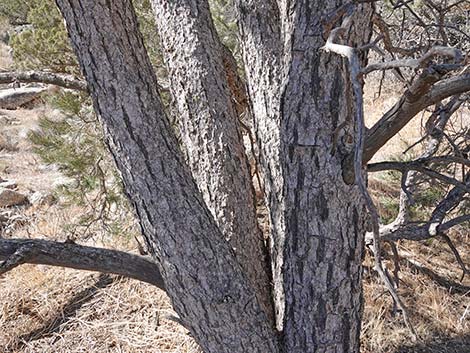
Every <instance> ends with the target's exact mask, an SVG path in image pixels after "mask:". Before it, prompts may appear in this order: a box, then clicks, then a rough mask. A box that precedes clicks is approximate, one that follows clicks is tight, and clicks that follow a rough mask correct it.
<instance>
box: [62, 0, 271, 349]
mask: <svg viewBox="0 0 470 353" xmlns="http://www.w3.org/2000/svg"><path fill="white" fill-rule="evenodd" d="M57 4H58V5H59V7H60V9H61V11H62V13H63V15H64V17H65V19H66V22H67V28H68V31H69V35H70V37H71V39H72V44H73V47H74V49H75V52H76V54H77V56H78V59H79V62H80V65H81V68H82V70H83V72H84V75H85V77H86V79H87V82H88V85H89V89H90V93H91V96H92V98H93V102H94V107H95V110H96V111H97V113H98V114H99V116H100V118H101V119H102V121H103V123H104V126H105V130H106V132H107V138H108V142H109V145H110V147H111V152H112V153H113V156H114V158H115V160H116V163H117V166H118V168H119V170H120V171H121V173H122V177H123V181H124V185H125V190H126V192H127V194H128V196H129V198H130V200H131V201H132V203H133V205H134V207H135V210H136V212H137V214H138V217H139V219H140V223H141V226H142V231H143V234H144V237H145V239H146V241H147V243H148V246H149V249H150V250H151V253H152V255H153V256H154V257H155V259H156V260H157V262H158V264H159V267H160V270H161V274H162V276H163V278H164V280H165V285H166V289H167V292H168V294H169V295H170V298H171V299H172V303H173V307H174V308H175V310H176V311H177V312H178V314H179V315H180V317H181V319H182V321H183V322H184V324H185V325H186V326H187V328H188V329H189V330H190V331H191V332H192V334H193V336H194V338H195V339H196V340H197V342H198V343H199V344H200V345H201V347H202V349H203V350H204V351H205V352H218V353H219V352H277V351H278V348H277V342H276V337H275V334H274V332H273V331H272V329H271V328H270V326H269V323H268V321H267V320H266V315H265V314H264V312H263V310H262V308H261V306H260V304H259V302H258V300H257V298H256V296H255V293H254V290H253V288H252V286H251V285H250V284H249V282H248V280H247V277H246V276H245V274H244V273H243V271H242V269H241V267H240V265H239V264H238V262H237V260H236V257H235V254H234V252H233V251H232V249H231V248H230V246H229V244H228V243H227V242H226V241H225V240H224V239H223V236H222V234H221V231H220V230H219V229H218V227H217V225H216V223H215V221H214V219H213V217H212V215H211V214H210V211H209V210H208V208H207V206H206V205H205V203H204V200H203V198H202V195H201V194H200V192H199V191H198V189H197V186H196V184H195V182H194V180H193V179H192V176H191V174H190V172H189V168H188V167H187V165H186V164H185V162H184V160H183V157H182V154H181V153H180V151H179V150H178V146H177V140H176V137H175V136H174V134H173V132H172V130H171V127H170V126H169V123H168V120H167V118H166V117H165V115H164V112H163V109H162V104H161V102H160V99H159V95H158V92H157V82H156V78H155V75H154V72H153V70H152V66H151V64H150V61H149V59H148V56H147V53H146V51H145V49H144V44H143V41H142V38H141V35H140V33H139V32H138V28H137V23H136V18H135V14H134V11H133V8H132V5H131V4H130V1H124V0H115V1H112V2H111V1H106V0H57Z"/></svg>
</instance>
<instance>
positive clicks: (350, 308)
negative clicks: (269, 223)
mask: <svg viewBox="0 0 470 353" xmlns="http://www.w3.org/2000/svg"><path fill="white" fill-rule="evenodd" d="M342 3H347V2H346V1H344V2H342ZM338 6H339V4H338V2H337V1H322V2H320V1H314V2H301V1H299V2H295V5H293V6H292V7H291V13H292V15H291V16H292V17H291V20H290V24H289V26H288V34H286V36H287V35H288V36H289V37H290V38H289V39H286V43H287V45H288V46H287V47H286V57H285V59H284V60H285V63H286V65H288V70H286V73H287V74H286V76H285V78H284V84H283V87H284V88H283V91H282V93H281V94H282V96H281V97H282V98H281V109H282V110H281V113H282V121H281V126H280V129H281V146H280V150H281V154H282V157H281V160H282V162H281V167H282V168H283V177H284V182H283V189H284V197H285V199H284V202H285V206H284V209H285V212H286V229H285V243H284V249H283V254H282V256H283V263H284V266H283V267H284V271H283V272H284V273H283V278H282V280H283V283H284V292H285V298H286V299H285V305H286V309H285V316H284V320H283V321H284V343H285V349H286V351H288V352H304V351H305V347H313V349H312V350H311V351H312V352H359V333H360V321H361V315H362V286H361V258H362V251H363V239H364V233H365V228H364V221H365V211H364V201H363V198H362V195H361V193H360V191H359V189H358V188H357V187H356V186H355V185H349V184H347V183H346V182H345V181H344V180H343V175H342V173H343V170H342V169H343V167H342V164H343V160H344V158H345V157H346V156H347V155H348V154H349V153H350V152H351V151H352V149H353V146H354V136H355V135H356V134H355V120H354V110H353V109H354V108H353V107H354V103H353V99H354V98H353V94H352V89H351V82H349V80H348V78H347V77H348V73H347V70H348V66H347V63H345V62H343V61H342V59H340V58H338V57H337V56H336V55H335V54H325V53H320V51H319V49H320V48H321V47H322V46H323V45H324V39H323V36H322V34H323V31H322V30H323V28H322V26H321V23H322V19H323V17H324V16H326V15H327V14H329V13H331V12H332V11H334V10H336V9H337V8H338ZM356 12H357V16H356V17H355V21H354V23H353V25H352V27H351V28H350V29H349V32H348V34H347V36H346V39H345V43H347V45H349V46H352V47H358V46H361V45H363V44H364V43H367V42H368V41H369V38H370V34H371V29H370V24H369V19H370V15H371V11H370V6H369V5H358V8H357V10H356ZM356 143H357V141H356Z"/></svg>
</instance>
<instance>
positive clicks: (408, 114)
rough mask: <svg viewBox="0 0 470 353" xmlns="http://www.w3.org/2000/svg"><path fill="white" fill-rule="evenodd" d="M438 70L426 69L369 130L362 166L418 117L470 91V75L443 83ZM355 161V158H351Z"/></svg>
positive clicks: (460, 76)
mask: <svg viewBox="0 0 470 353" xmlns="http://www.w3.org/2000/svg"><path fill="white" fill-rule="evenodd" d="M441 77H442V73H440V72H438V71H436V69H435V68H428V69H426V70H425V71H424V72H423V73H422V74H421V75H420V77H419V78H418V79H417V80H416V82H415V83H414V84H413V85H412V86H411V87H410V88H409V89H408V90H407V91H406V92H405V93H404V94H403V96H402V97H401V98H400V100H399V101H398V102H397V103H396V104H395V105H394V106H393V107H392V108H391V109H390V110H389V111H388V112H387V113H385V114H384V115H383V117H382V118H381V119H380V120H379V121H378V122H377V123H376V124H375V125H374V126H373V127H372V128H371V129H370V130H369V131H368V135H367V137H366V142H365V148H364V155H363V159H362V161H363V163H367V162H368V161H370V160H371V159H372V157H373V156H374V155H375V153H377V151H378V150H379V149H380V148H382V147H383V146H384V145H385V144H386V143H387V142H388V141H389V140H390V139H391V138H392V137H393V136H395V135H396V134H397V133H398V132H399V131H400V130H401V129H402V128H403V127H404V126H405V125H406V124H407V123H408V122H409V121H410V120H411V119H413V118H414V117H415V116H416V114H418V113H419V112H420V111H422V110H423V109H425V108H427V107H429V106H430V105H433V104H436V103H438V102H440V101H442V100H443V99H445V98H447V97H450V96H453V95H456V94H460V93H464V92H467V91H470V73H464V74H461V75H459V76H456V77H452V78H449V79H446V80H443V81H441V82H439V83H436V82H437V81H439V80H440V79H441ZM350 158H351V160H352V156H351V157H350Z"/></svg>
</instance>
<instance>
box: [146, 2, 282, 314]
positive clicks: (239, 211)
mask: <svg viewBox="0 0 470 353" xmlns="http://www.w3.org/2000/svg"><path fill="white" fill-rule="evenodd" d="M152 5H153V9H154V13H155V14H156V16H155V21H156V24H157V28H158V32H159V36H160V38H161V42H162V52H163V56H164V58H165V61H166V64H167V66H168V72H169V76H170V80H171V86H170V87H171V92H172V94H173V97H175V100H176V103H177V107H178V118H177V122H178V125H179V129H180V133H181V136H182V140H183V148H184V152H185V155H186V159H187V161H188V164H189V166H190V168H191V172H192V174H193V177H194V178H195V180H196V183H197V185H198V187H199V189H200V190H201V192H202V194H203V197H204V201H205V202H206V204H207V205H208V207H209V209H210V210H211V212H212V214H213V215H214V218H215V220H216V223H217V224H218V226H219V228H220V229H221V231H222V233H223V235H224V237H225V239H227V240H228V241H229V243H230V245H231V246H232V248H233V250H234V252H235V254H236V256H237V260H238V261H239V263H240V265H241V266H242V268H243V270H244V272H245V273H246V274H247V276H248V278H249V279H250V281H251V283H252V285H253V286H254V288H255V289H256V292H257V294H258V297H259V299H260V302H261V303H262V304H263V307H264V309H265V311H266V313H267V314H268V316H269V317H270V318H271V319H272V318H273V315H272V300H271V285H270V282H271V280H270V278H269V277H268V271H267V269H268V268H269V265H268V262H267V257H266V249H265V246H264V240H263V236H262V234H261V231H260V229H259V227H258V223H257V220H256V211H255V206H254V200H255V196H254V189H253V186H252V183H251V175H250V168H249V164H248V161H247V158H246V155H245V151H244V146H243V142H242V136H241V132H240V129H239V121H238V114H237V109H236V103H237V102H236V101H235V99H234V98H233V97H232V96H231V90H230V86H229V82H228V79H229V78H228V77H227V74H226V70H225V65H224V59H225V58H224V56H223V55H224V53H226V51H225V49H224V48H223V47H222V44H221V43H220V41H219V38H218V35H217V33H216V31H215V28H214V25H213V23H212V19H211V15H210V11H209V5H208V3H207V1H199V0H178V1H171V2H168V1H165V0H153V1H152ZM225 63H228V62H227V60H225ZM232 64H235V63H234V62H233V63H232ZM229 69H230V68H229ZM235 70H236V68H235Z"/></svg>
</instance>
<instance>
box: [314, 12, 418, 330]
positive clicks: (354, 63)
mask: <svg viewBox="0 0 470 353" xmlns="http://www.w3.org/2000/svg"><path fill="white" fill-rule="evenodd" d="M350 20H351V17H350V16H348V17H347V18H346V19H345V20H344V21H343V24H342V26H341V27H338V28H336V29H334V30H332V31H331V33H330V36H329V38H328V40H327V42H326V44H325V46H324V47H323V48H322V49H323V50H325V51H327V52H328V51H331V52H334V53H336V54H339V55H341V56H343V57H345V58H347V59H348V62H349V75H350V80H351V84H352V89H353V96H354V113H355V118H356V145H355V148H354V164H353V165H354V175H355V182H356V185H357V186H358V187H359V190H360V191H361V194H362V195H363V197H364V200H365V202H366V205H367V208H368V210H369V213H370V215H371V219H372V228H373V232H372V234H373V239H374V241H373V244H372V245H373V250H372V251H373V253H374V265H375V266H374V267H375V270H376V271H377V272H378V274H379V276H380V278H381V279H382V281H383V283H384V284H385V286H386V287H387V289H388V291H389V293H390V295H391V296H392V298H393V300H394V303H395V305H397V306H398V307H399V308H400V310H401V311H402V314H403V319H404V321H405V324H406V325H407V327H408V329H409V330H410V331H411V333H412V335H413V338H414V339H416V337H417V335H416V331H415V329H414V327H413V326H412V325H411V322H410V321H409V319H408V311H407V308H406V306H405V304H404V303H403V302H402V300H401V299H400V297H399V295H398V293H397V290H396V288H395V287H394V285H393V283H392V281H391V280H390V277H389V276H388V275H387V272H386V270H385V269H384V267H383V265H382V259H381V255H380V254H381V242H380V230H379V213H378V211H377V208H376V206H375V204H374V201H373V200H372V197H371V196H370V194H369V192H368V190H367V186H366V183H365V180H364V176H363V168H362V166H363V164H362V160H363V156H362V154H363V150H364V132H365V123H364V103H363V95H362V86H361V83H360V82H359V72H360V62H359V58H358V55H357V50H356V49H354V48H352V47H350V46H346V45H341V44H335V43H334V42H333V41H334V40H335V39H336V37H337V36H339V35H341V34H342V33H344V32H345V31H346V28H348V27H349V24H350Z"/></svg>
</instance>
